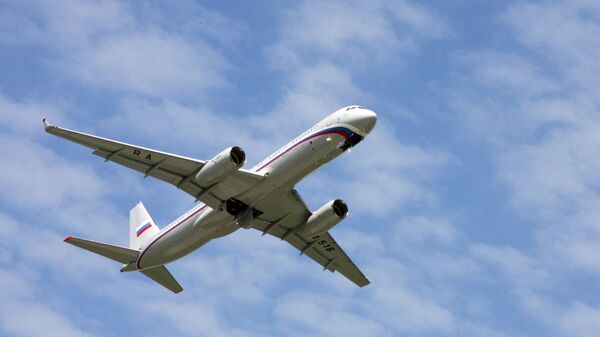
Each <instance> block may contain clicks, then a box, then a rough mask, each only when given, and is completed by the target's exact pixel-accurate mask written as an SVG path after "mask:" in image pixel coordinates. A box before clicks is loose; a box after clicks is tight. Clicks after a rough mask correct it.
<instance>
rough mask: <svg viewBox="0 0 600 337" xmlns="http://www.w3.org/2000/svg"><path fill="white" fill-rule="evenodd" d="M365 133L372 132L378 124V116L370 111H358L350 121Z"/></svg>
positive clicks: (354, 112) (353, 112) (353, 113)
mask: <svg viewBox="0 0 600 337" xmlns="http://www.w3.org/2000/svg"><path fill="white" fill-rule="evenodd" d="M348 122H349V123H350V124H352V125H354V126H355V127H357V128H359V129H360V130H361V131H363V132H365V133H369V132H371V130H373V128H374V127H375V123H377V114H375V112H373V111H371V110H369V109H356V110H354V111H352V116H350V120H349V121H348Z"/></svg>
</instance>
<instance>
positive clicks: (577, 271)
mask: <svg viewBox="0 0 600 337" xmlns="http://www.w3.org/2000/svg"><path fill="white" fill-rule="evenodd" d="M599 50H600V2H598V1H591V0H571V1H562V0H554V1H532V0H521V1H466V0H457V1H402V0H396V1H387V0H370V1H360V0H359V1H311V0H309V1H266V0H265V1H260V0H259V1H244V2H241V1H240V2H216V1H204V2H201V1H198V2H195V1H186V0H184V1H177V2H168V1H164V2H161V1H131V2H126V1H113V0H107V1H89V0H83V1H71V0H57V1H36V0H32V1H18V2H17V1H6V0H0V67H1V70H2V71H1V73H2V76H0V157H1V158H2V160H1V161H0V186H1V187H2V193H0V229H1V232H2V234H1V235H0V298H2V300H1V301H0V336H23V337H29V336H45V337H49V336H61V337H71V336H83V337H94V336H103V337H106V336H108V337H110V336H115V337H116V336H164V335H166V334H169V335H173V336H264V335H271V336H306V335H319V336H491V337H496V336H497V337H501V336H599V335H600V286H599V284H600V283H599V282H598V281H599V278H600V77H599V76H598V75H599V74H600V57H598V51H599ZM352 104H360V105H363V106H365V107H368V108H370V109H372V110H374V111H375V112H377V114H378V117H379V119H378V123H377V125H376V127H375V129H374V130H373V132H372V133H371V135H369V136H368V137H367V138H366V140H365V141H364V142H362V143H361V144H359V145H358V146H357V147H356V148H355V149H354V150H353V151H352V152H351V153H349V154H345V155H344V156H342V157H340V158H338V159H336V160H335V161H334V162H333V163H331V164H329V165H328V166H326V167H324V168H322V169H321V170H320V171H318V172H316V173H315V174H313V175H311V176H309V177H308V178H307V179H305V180H304V181H302V182H301V183H300V184H299V185H298V186H297V189H298V190H299V192H300V193H301V194H302V195H303V197H304V199H305V200H306V202H307V204H308V205H309V206H310V207H311V208H312V209H317V208H318V207H320V206H321V205H323V204H324V203H325V202H327V201H329V200H331V199H335V198H341V199H344V200H346V201H347V203H348V205H349V208H350V215H349V216H348V217H347V218H346V219H345V220H344V221H343V222H342V223H340V224H338V225H337V226H336V227H335V228H334V229H333V230H332V234H333V235H334V236H335V237H336V239H337V241H338V242H339V243H340V245H341V246H342V247H343V248H344V249H345V251H346V253H347V254H348V255H349V256H350V257H351V258H352V259H353V260H354V262H355V263H356V264H357V265H358V266H360V267H361V269H362V270H363V272H364V273H365V274H366V275H367V277H369V279H370V280H371V284H370V285H369V286H368V287H365V288H358V287H356V286H355V285H353V284H352V283H351V282H349V281H347V280H346V279H345V278H343V277H342V276H341V275H339V274H337V273H336V274H331V273H329V272H322V271H321V269H322V268H321V267H320V266H318V265H317V264H316V263H314V262H313V261H311V260H310V259H308V258H306V257H304V256H303V257H299V256H298V253H297V251H295V249H293V248H292V247H290V246H289V245H287V244H286V243H285V242H280V241H279V240H278V239H275V238H273V237H268V236H265V237H261V235H260V233H259V232H257V231H255V230H244V229H240V230H239V231H237V232H235V233H234V234H232V235H230V236H228V237H225V238H221V239H218V240H214V241H211V242H210V243H209V244H207V245H206V246H204V247H202V248H201V249H199V250H197V251H196V252H194V253H192V254H190V255H188V256H186V257H184V258H183V259H181V260H179V261H176V262H174V263H172V264H170V265H169V269H170V270H171V272H172V273H173V274H174V276H175V277H176V278H177V279H178V280H179V282H180V283H181V284H182V286H183V287H184V289H185V290H184V291H183V292H182V293H181V294H178V295H174V294H172V293H170V292H169V291H166V290H165V289H163V288H162V287H160V286H158V285H157V284H155V283H153V282H152V281H150V280H148V279H146V278H145V277H143V276H142V275H139V274H135V273H125V274H121V273H120V272H119V268H120V265H119V264H117V263H115V262H113V261H110V260H108V259H105V258H102V257H100V256H96V255H94V254H91V253H88V252H85V251H83V250H80V249H77V248H75V247H73V246H70V245H66V244H64V243H63V241H62V240H63V239H64V237H66V236H67V235H76V236H80V237H84V238H89V239H93V240H98V241H103V242H109V243H113V244H118V245H123V246H126V245H127V240H128V227H129V226H128V213H129V210H130V209H131V208H132V207H133V206H135V204H136V203H137V202H138V201H140V200H141V201H143V202H144V204H145V205H146V207H147V208H148V210H149V212H150V213H151V214H152V215H153V217H154V219H155V220H156V222H157V224H158V225H159V226H164V225H166V224H168V223H169V222H170V221H172V220H173V219H175V218H177V217H178V216H179V215H180V214H181V213H183V212H185V211H186V210H187V209H189V208H191V207H192V206H193V202H194V200H193V199H192V198H191V197H189V196H188V195H187V194H185V193H181V191H177V190H176V189H175V188H174V187H173V186H170V185H168V184H164V183H161V182H159V181H156V180H153V179H151V178H149V179H143V177H142V176H141V175H140V174H137V173H135V172H132V171H129V170H128V169H126V168H124V167H119V166H118V165H116V164H112V163H108V164H107V163H104V162H103V161H102V160H100V159H98V158H97V157H95V156H93V155H91V153H90V150H89V149H86V148H82V147H80V146H78V145H75V144H72V143H69V142H67V141H64V140H62V139H58V138H55V137H52V136H50V135H47V134H45V133H44V132H43V130H42V122H41V120H42V117H44V116H46V117H48V118H49V120H50V122H51V123H53V124H56V125H60V126H64V127H67V128H71V129H76V130H81V131H84V132H90V133H93V134H97V135H100V136H103V137H108V138H112V139H118V140H122V141H125V142H129V143H133V144H139V145H141V146H146V147H151V148H155V149H159V150H163V151H168V152H171V153H176V154H180V155H184V156H189V157H194V158H199V159H209V158H211V157H212V156H213V155H215V154H216V153H218V152H220V151H221V150H222V149H224V148H226V147H228V146H231V145H239V146H241V147H243V148H244V149H245V151H246V154H247V158H248V161H247V163H248V164H247V167H251V166H252V165H254V164H255V163H257V162H258V161H260V160H261V159H262V158H264V157H266V156H267V155H268V154H270V153H271V152H273V151H274V150H276V149H277V148H279V147H280V146H282V145H284V144H285V143H287V141H288V140H290V139H292V138H294V137H295V136H296V135H298V134H299V133H301V132H302V131H304V130H305V129H307V128H309V127H310V126H312V125H313V124H314V123H316V122H317V121H319V120H320V119H322V118H323V117H325V116H326V115H328V114H330V113H332V112H333V111H335V110H337V109H339V108H341V107H343V106H347V105H352Z"/></svg>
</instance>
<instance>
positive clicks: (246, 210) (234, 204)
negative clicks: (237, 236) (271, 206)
mask: <svg viewBox="0 0 600 337" xmlns="http://www.w3.org/2000/svg"><path fill="white" fill-rule="evenodd" d="M225 209H226V210H227V213H229V214H231V215H233V216H234V217H235V223H236V224H237V225H238V226H240V227H242V228H250V226H251V225H252V222H253V221H254V219H256V218H257V217H259V216H260V215H261V214H263V212H261V211H259V210H257V209H255V208H252V207H249V206H248V205H246V204H245V203H244V202H242V201H240V200H237V199H235V198H231V199H228V200H227V201H226V202H225Z"/></svg>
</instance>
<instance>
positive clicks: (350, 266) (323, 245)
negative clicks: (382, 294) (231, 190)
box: [253, 189, 370, 287]
mask: <svg viewBox="0 0 600 337" xmlns="http://www.w3.org/2000/svg"><path fill="white" fill-rule="evenodd" d="M284 191H285V192H284ZM259 206H260V207H261V208H260V209H261V211H264V213H263V214H262V215H261V216H260V220H262V221H258V220H257V221H255V222H254V224H253V228H255V229H257V230H259V231H261V232H263V235H265V234H269V235H272V236H275V237H277V238H279V239H282V240H285V241H287V242H288V243H289V244H291V245H292V246H294V247H295V248H296V249H298V250H299V251H300V254H301V255H307V256H308V257H310V258H311V259H312V260H314V261H315V262H317V263H318V264H320V265H321V266H323V269H324V270H325V269H327V270H329V271H331V272H335V271H337V272H339V273H340V274H342V275H344V276H345V277H346V278H347V279H349V280H350V281H352V282H354V283H355V284H356V285H358V286H359V287H364V286H366V285H368V284H369V283H370V282H369V280H368V279H367V278H366V277H365V275H364V274H363V273H362V272H361V271H360V269H359V268H358V267H357V266H356V265H355V264H354V262H352V260H351V259H350V258H349V257H348V255H346V253H345V252H344V250H343V249H342V248H341V247H340V246H339V245H338V243H337V242H336V241H335V240H334V239H333V237H332V236H331V234H329V232H326V233H324V234H320V235H313V236H311V237H309V238H306V237H304V236H302V235H299V234H298V233H297V231H296V229H297V228H298V226H300V225H302V224H303V223H304V222H305V221H306V219H308V217H310V215H311V212H310V210H309V209H308V208H307V207H306V204H305V203H304V201H303V200H302V198H301V197H300V195H299V194H298V192H296V190H294V189H288V190H287V191H286V190H285V189H284V190H282V192H280V193H278V194H275V195H272V196H270V197H269V198H268V199H265V200H263V201H262V203H261V204H260V205H259Z"/></svg>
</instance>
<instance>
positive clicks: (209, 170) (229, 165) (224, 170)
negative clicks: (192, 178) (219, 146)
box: [196, 146, 246, 188]
mask: <svg viewBox="0 0 600 337" xmlns="http://www.w3.org/2000/svg"><path fill="white" fill-rule="evenodd" d="M245 161H246V153H245V152H244V150H242V148H241V147H238V146H232V147H230V148H227V149H225V150H223V152H221V153H219V154H218V155H216V156H215V157H214V158H213V159H211V160H209V161H208V162H206V164H205V165H204V166H203V167H202V168H201V169H200V171H199V172H198V174H196V182H198V184H199V185H200V186H202V187H205V188H206V187H209V186H211V185H213V184H215V183H218V182H221V181H223V180H225V178H227V177H228V176H229V175H231V174H232V173H233V172H235V171H237V170H239V169H240V168H241V167H242V165H244V162H245Z"/></svg>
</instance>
